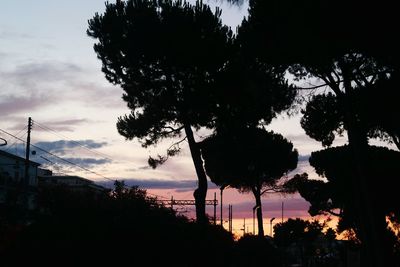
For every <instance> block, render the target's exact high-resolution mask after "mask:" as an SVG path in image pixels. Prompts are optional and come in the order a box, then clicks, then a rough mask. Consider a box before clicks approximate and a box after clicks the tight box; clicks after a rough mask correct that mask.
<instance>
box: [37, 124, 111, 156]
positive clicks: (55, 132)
mask: <svg viewBox="0 0 400 267" xmlns="http://www.w3.org/2000/svg"><path fill="white" fill-rule="evenodd" d="M34 122H35V125H36V126H38V127H39V128H41V129H43V130H45V131H49V132H51V133H53V134H54V135H57V136H58V137H61V138H63V139H67V140H68V141H71V142H72V143H74V144H76V145H78V146H80V147H82V148H84V149H85V150H87V151H89V152H92V153H94V154H97V155H99V156H102V157H103V158H105V159H108V160H111V161H112V160H113V159H112V158H111V157H110V156H109V155H107V154H105V153H102V152H98V151H95V150H93V149H90V148H88V147H87V146H86V145H84V144H82V143H81V142H79V141H75V140H72V139H70V138H68V137H67V136H65V135H63V134H61V133H59V132H57V131H56V130H54V129H52V128H50V127H48V126H45V125H43V124H41V123H39V122H37V121H35V120H34Z"/></svg>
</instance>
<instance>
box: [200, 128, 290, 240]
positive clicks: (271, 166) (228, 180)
mask: <svg viewBox="0 0 400 267" xmlns="http://www.w3.org/2000/svg"><path fill="white" fill-rule="evenodd" d="M201 151H202V155H203V158H204V162H205V169H206V172H207V175H208V176H209V177H210V179H211V181H212V182H213V183H215V184H217V185H218V186H227V185H229V186H230V187H233V188H236V189H238V190H240V191H242V192H252V193H253V195H254V197H255V199H256V206H257V207H259V208H258V209H257V219H258V227H259V228H258V229H259V232H258V233H259V235H260V236H264V231H263V223H262V207H261V195H263V194H264V193H267V192H275V191H284V187H283V186H282V184H281V183H280V182H281V178H282V177H283V176H284V175H285V174H286V173H287V172H289V171H291V170H294V169H295V168H296V167H297V158H298V153H297V151H296V150H295V149H294V148H293V144H292V143H290V142H289V141H287V140H286V139H285V138H284V137H283V136H281V135H279V134H275V133H273V132H268V131H265V130H263V129H258V128H251V129H242V130H236V131H231V132H230V133H229V134H228V135H223V134H216V135H215V136H212V137H209V138H207V139H205V140H204V141H203V142H202V144H201Z"/></svg>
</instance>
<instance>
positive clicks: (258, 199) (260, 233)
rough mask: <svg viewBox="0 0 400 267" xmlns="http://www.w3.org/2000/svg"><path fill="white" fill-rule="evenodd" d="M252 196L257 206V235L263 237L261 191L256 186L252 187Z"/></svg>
mask: <svg viewBox="0 0 400 267" xmlns="http://www.w3.org/2000/svg"><path fill="white" fill-rule="evenodd" d="M252 191H253V194H254V198H255V199H256V207H258V208H257V224H258V236H259V237H264V225H263V214H262V205H261V191H260V189H258V188H253V189H252Z"/></svg>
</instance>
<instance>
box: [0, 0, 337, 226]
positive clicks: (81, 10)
mask: <svg viewBox="0 0 400 267" xmlns="http://www.w3.org/2000/svg"><path fill="white" fill-rule="evenodd" d="M111 2H113V1H111ZM205 2H206V1H205ZM215 3H218V4H219V5H221V3H219V1H215V2H214V1H210V4H211V5H213V6H215ZM222 10H223V14H222V17H223V22H224V23H226V24H228V25H230V26H232V27H235V26H236V25H237V24H238V23H240V21H241V20H242V18H243V16H245V14H246V12H247V7H246V6H242V7H236V6H228V5H222ZM103 11H104V0H85V1H78V0H69V1H54V0H36V1H31V0H12V1H2V5H1V8H0V43H1V45H0V88H1V91H0V114H1V121H0V129H2V130H5V131H7V132H10V133H12V134H14V135H17V136H18V137H19V138H21V139H25V138H26V130H23V129H24V127H25V126H26V124H27V120H28V117H29V116H30V117H32V119H33V120H34V121H35V123H34V127H33V131H32V143H33V144H36V145H37V146H39V147H41V148H43V149H45V150H47V151H50V152H52V153H53V154H55V155H58V156H60V157H62V158H65V159H67V160H69V161H72V162H74V163H76V164H78V165H80V166H83V167H85V168H88V169H90V170H92V171H93V172H95V173H97V174H100V175H96V174H94V173H88V172H85V171H83V170H82V169H78V168H76V167H73V166H67V165H66V164H64V163H63V162H61V161H60V160H58V159H57V158H55V157H53V156H51V155H49V154H46V153H44V152H41V151H37V153H36V155H32V157H31V159H32V160H33V161H37V162H40V163H43V164H45V166H46V167H47V168H49V169H52V170H53V171H54V172H59V173H66V174H73V175H80V176H83V177H86V178H89V179H93V180H95V181H97V182H100V183H103V184H104V178H103V177H102V176H105V177H107V178H110V179H123V180H126V181H127V183H128V184H129V185H133V184H138V185H140V186H142V187H143V188H146V189H148V192H150V193H152V194H157V195H161V196H163V197H165V198H167V199H168V198H171V196H174V198H175V199H192V192H193V189H194V188H195V187H196V175H195V172H194V167H193V163H192V160H191V157H190V154H189V152H188V149H187V148H185V150H184V151H183V153H182V154H181V155H179V156H177V157H175V158H172V159H170V160H169V161H168V162H167V163H166V164H165V165H164V166H161V167H160V168H158V169H156V170H153V169H151V168H149V167H148V166H147V158H148V156H149V155H157V154H158V153H159V154H162V153H164V151H165V148H166V147H168V146H170V145H171V144H172V143H173V140H165V142H163V143H161V144H160V145H159V146H157V147H156V148H150V149H144V148H142V147H141V146H140V144H139V143H138V142H137V141H136V140H135V141H125V140H124V138H123V137H122V136H120V135H119V134H118V132H117V130H116V126H115V124H116V120H117V118H118V116H121V115H124V114H126V113H128V112H129V110H128V108H127V107H126V105H125V103H124V102H123V101H122V100H121V95H122V90H121V89H120V88H118V87H116V86H112V85H111V84H109V83H108V82H107V81H106V79H105V78H104V75H103V73H102V72H101V69H100V68H101V62H100V61H99V60H98V59H97V58H96V55H95V53H94V51H93V44H94V40H93V39H91V38H89V37H88V36H87V35H86V29H87V21H88V19H90V18H91V17H93V15H94V14H95V12H100V13H102V12H103ZM269 129H271V130H274V131H276V132H278V133H281V134H283V135H284V136H285V137H286V138H288V139H289V140H290V141H292V142H293V143H294V145H295V147H296V148H297V149H298V151H299V154H300V161H299V168H298V169H297V170H296V171H295V172H294V173H301V172H304V171H307V172H309V173H310V176H311V177H315V178H316V175H315V174H313V173H312V172H311V170H310V168H309V166H308V157H309V155H310V153H311V152H312V151H315V150H318V149H320V148H321V146H320V144H319V143H318V142H316V141H313V140H311V139H310V138H308V137H307V136H306V135H305V133H304V131H303V130H302V129H301V127H300V124H299V116H294V117H291V118H289V117H287V116H281V117H279V118H277V119H275V120H274V122H273V123H272V124H271V125H270V127H269ZM21 131H22V132H21ZM206 134H207V132H205V131H203V132H200V133H198V135H197V138H199V139H200V138H201V136H204V135H206ZM0 137H2V138H5V139H7V140H8V143H9V145H8V146H6V147H3V148H2V149H4V150H7V151H8V152H11V153H16V154H18V155H20V156H22V155H23V154H24V150H23V144H22V143H21V142H20V141H16V140H15V139H13V138H11V137H9V136H7V135H6V134H4V133H0ZM75 141H78V142H79V143H80V144H83V145H85V146H86V147H87V148H88V149H84V148H82V147H80V146H79V145H78V144H77V143H76V142H75ZM339 142H343V139H342V140H339ZM108 183H109V182H108ZM210 187H211V190H209V194H208V199H212V198H213V194H214V192H218V194H217V195H218V199H219V190H218V189H216V188H215V186H212V185H211V184H210ZM224 196H225V197H224V204H233V212H234V218H235V219H236V221H235V224H234V228H235V230H237V231H239V230H240V227H241V224H243V218H248V219H247V223H248V226H249V230H250V231H251V230H252V222H251V221H249V218H251V217H252V211H251V210H252V207H253V206H254V199H253V197H252V195H241V194H239V193H237V192H236V191H235V190H233V189H226V190H225V194H224ZM282 201H284V202H285V217H306V216H307V215H308V214H307V209H308V203H307V202H306V201H304V200H303V199H301V198H300V197H299V196H297V195H295V196H287V198H283V197H282V196H267V197H265V198H264V200H263V205H264V207H263V210H264V217H265V218H266V219H265V223H266V228H265V231H266V233H267V234H268V233H269V224H268V223H269V219H270V218H271V217H276V218H277V219H276V221H275V222H279V221H280V216H281V203H282ZM187 209H188V211H193V207H188V208H187ZM227 209H228V207H227V206H226V208H225V210H226V211H225V215H227V213H228V212H227ZM208 213H209V214H210V215H212V209H211V207H210V209H208ZM217 217H219V208H218V213H217ZM226 217H227V216H226ZM278 218H279V220H278ZM246 225H247V224H246Z"/></svg>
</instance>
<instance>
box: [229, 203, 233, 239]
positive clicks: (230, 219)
mask: <svg viewBox="0 0 400 267" xmlns="http://www.w3.org/2000/svg"><path fill="white" fill-rule="evenodd" d="M228 207H229V215H228V218H229V219H228V231H229V232H231V233H232V228H233V227H232V205H229V206H228Z"/></svg>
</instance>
